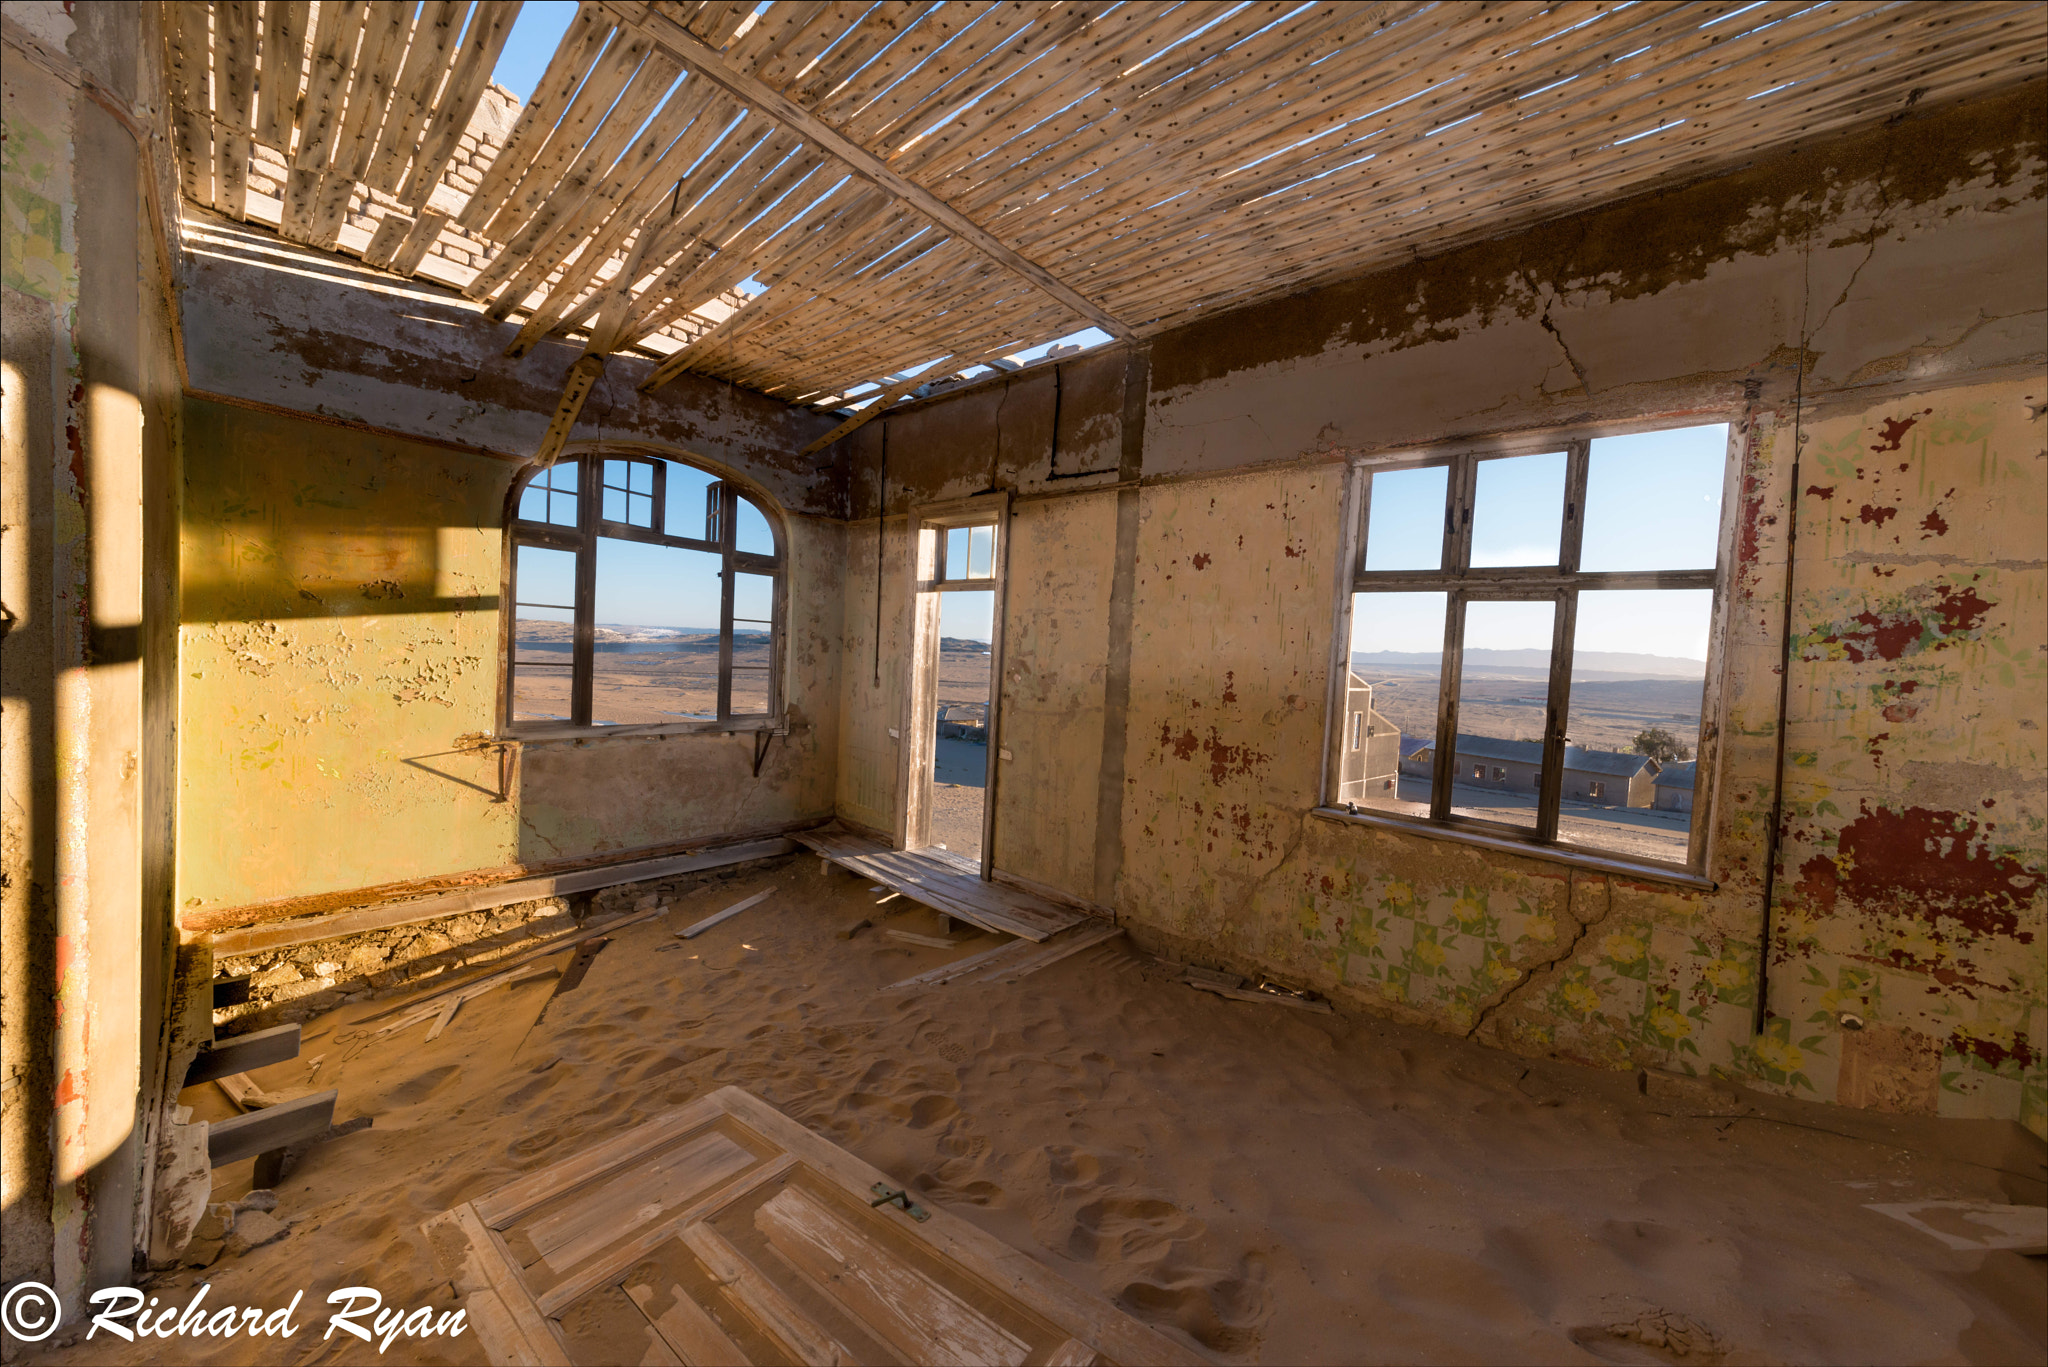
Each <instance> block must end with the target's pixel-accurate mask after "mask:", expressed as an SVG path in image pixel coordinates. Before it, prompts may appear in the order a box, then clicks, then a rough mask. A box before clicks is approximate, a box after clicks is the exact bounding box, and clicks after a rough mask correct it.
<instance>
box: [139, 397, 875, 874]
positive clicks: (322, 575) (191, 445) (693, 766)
mask: <svg viewBox="0 0 2048 1367" xmlns="http://www.w3.org/2000/svg"><path fill="white" fill-rule="evenodd" d="M186 433H187V437H186V470H187V489H186V505H185V523H184V527H185V531H184V573H185V587H184V627H183V649H182V658H183V666H182V667H183V670H184V675H185V677H184V697H183V718H184V720H183V727H182V740H183V747H184V748H183V762H182V766H181V791H180V811H181V813H182V830H181V834H182V839H183V844H182V847H181V850H180V865H179V898H180V905H181V907H182V908H183V909H184V910H186V911H188V912H196V911H216V910H219V909H221V908H226V907H239V906H246V905H248V904H251V903H263V902H271V901H276V900H280V899H285V898H295V897H305V896H310V895H314V894H321V893H332V892H345V891H348V890H351V889H358V888H369V887H375V886H378V885H382V884H387V883H402V882H406V881H409V880H417V879H426V878H435V877H440V876H443V875H449V874H459V873H465V872H469V871H493V870H509V869H511V868H514V867H531V866H545V865H548V864H552V863H557V862H561V861H574V860H580V859H586V858H590V857H594V856H602V855H606V854H610V853H613V852H627V851H633V850H638V849H647V848H658V847H663V846H671V845H676V844H679V843H682V842H688V841H691V840H697V839H708V838H714V837H718V836H722V835H729V834H742V833H748V832H753V831H758V830H768V829H780V828H782V827H784V826H787V825H789V824H791V823H793V822H799V821H802V820H805V819H814V818H817V817H820V816H822V815H824V814H825V813H827V812H829V810H830V808H831V805H832V784H833V764H832V757H833V756H834V755H835V753H836V749H837V739H836V726H837V708H838V693H839V682H838V665H839V661H838V636H839V608H840V597H841V583H840V568H839V567H840V558H841V556H842V554H843V551H842V546H841V542H842V537H843V533H842V530H841V528H840V526H839V525H838V524H836V523H830V522H822V521H819V520H817V519H815V518H803V517H792V518H789V519H787V522H786V526H787V529H788V532H789V545H790V569H789V574H790V582H791V586H792V591H791V595H790V603H791V613H790V624H789V649H788V651H787V652H786V654H787V659H788V674H787V676H786V678H787V697H788V699H789V704H790V719H791V723H792V727H791V733H790V734H789V735H788V736H786V737H781V738H778V739H777V740H775V742H774V743H773V744H772V746H771V747H770V749H769V751H768V753H767V755H766V757H765V759H764V761H763V764H762V768H761V773H760V776H759V777H758V778H757V777H755V775H754V773H753V761H754V752H753V739H752V737H751V736H747V735H679V736H663V737H624V736H619V737H597V738H592V739H578V740H550V741H534V742H527V743H524V744H521V745H518V746H516V747H515V753H516V759H515V762H514V764H513V766H512V771H511V774H510V783H509V784H508V785H507V786H506V787H505V788H502V789H501V787H500V783H499V761H498V757H497V753H496V752H495V751H494V750H492V749H489V748H485V747H483V746H482V745H480V743H479V742H480V741H482V740H483V739H484V738H487V737H490V736H492V735H494V734H495V732H496V730H497V727H496V722H495V716H496V707H497V698H498V688H499V678H500V674H501V673H502V665H501V662H500V659H499V613H498V594H499V585H500V576H501V572H502V565H503V557H504V532H503V523H502V518H503V513H504V508H505V499H506V494H507V491H508V490H509V488H510V487H511V482H512V480H513V478H514V476H515V475H516V473H517V471H518V468H519V467H518V465H517V464H516V463H515V462H512V461H507V460H501V459H498V458H495V457H492V456H488V455H482V454H476V453H472V452H468V451H463V450H459V449H454V448H450V447H446V446H436V445H429V444H427V443H423V442H418V441H413V440H410V439H407V438H404V437H399V436H394V435H390V434H387V433H377V432H369V431H364V430H362V429H359V428H351V427H343V426H339V425H335V424H328V423H320V422H315V421H309V420H307V419H303V418H297V417H290V416H284V415H280V414H274V413H268V412H262V411H257V410H252V409H248V408H243V407H238V406H234V405H229V404H224V403H218V402H212V401H208V400H204V399H192V400H189V401H188V403H187V407H186ZM678 454H685V453H681V452H679V453H678ZM501 799H502V800H501Z"/></svg>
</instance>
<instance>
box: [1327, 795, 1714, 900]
mask: <svg viewBox="0 0 2048 1367" xmlns="http://www.w3.org/2000/svg"><path fill="white" fill-rule="evenodd" d="M1314 814H1315V815H1316V816H1319V817H1321V818H1323V819H1324V820H1325V821H1334V822H1338V823H1339V824H1342V825H1350V826H1370V827H1372V828H1374V829H1375V830H1381V831H1400V832H1402V833H1403V834H1405V835H1419V836H1422V837H1423V838H1424V839H1427V840H1448V841H1451V842H1452V843H1454V844H1458V845H1472V846H1476V847H1478V848H1479V849H1482V850H1498V851H1500V852H1501V853H1503V854H1515V855H1520V856H1522V857H1523V858H1525V859H1542V860H1546V861H1548V862H1549V863H1552V864H1566V865H1569V866H1570V867H1572V868H1576V869H1586V870H1589V871H1591V872H1594V873H1611V874H1614V875H1616V876H1618V877H1622V878H1635V879H1640V880H1641V881H1643V882H1645V883H1669V884H1671V885H1672V886H1673V887H1680V888H1692V889H1695V890H1697V891H1701V892H1713V891H1716V890H1717V889H1719V887H1720V886H1721V885H1720V884H1719V883H1717V882H1715V881H1714V880H1713V879H1711V878H1705V877H1702V876H1700V875H1699V874H1696V873H1686V872H1684V871H1683V870H1681V869H1672V868H1666V867H1665V866H1663V865H1661V864H1644V863H1638V862H1637V861H1635V860H1633V859H1623V858H1619V857H1616V856H1611V855H1602V854H1593V853H1590V852H1588V851H1585V850H1575V849H1568V848H1564V847H1561V846H1557V845H1538V844H1535V843H1534V842H1532V841H1527V840H1514V839H1510V838H1508V837H1506V836H1497V835H1482V834H1480V833H1479V832H1477V831H1464V830H1459V829H1458V828H1457V827H1455V826H1439V825H1437V824H1435V823H1433V822H1432V823H1428V824H1425V823H1423V822H1420V821H1404V820H1402V819H1401V818H1399V817H1392V816H1381V815H1379V814H1378V813H1375V812H1348V811H1345V810H1344V809H1343V808H1342V807H1317V808H1315V809H1314Z"/></svg>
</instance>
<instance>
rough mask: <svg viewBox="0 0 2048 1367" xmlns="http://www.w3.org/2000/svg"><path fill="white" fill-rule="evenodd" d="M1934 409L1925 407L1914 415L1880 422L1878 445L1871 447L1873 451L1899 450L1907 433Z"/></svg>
mask: <svg viewBox="0 0 2048 1367" xmlns="http://www.w3.org/2000/svg"><path fill="white" fill-rule="evenodd" d="M1933 411H1934V410H1933V409H1931V408H1923V409H1921V410H1920V412H1919V413H1918V414H1917V415H1916V416H1914V417H1910V418H1886V419H1885V420H1884V421H1883V422H1882V423H1880V424H1878V428H1877V445H1875V446H1873V447H1871V448H1870V449H1871V450H1873V451H1896V450H1898V449H1899V443H1900V442H1902V441H1904V440H1905V439H1906V434H1907V433H1908V432H1910V431H1912V430H1913V428H1914V426H1915V425H1916V424H1917V423H1918V422H1919V421H1920V419H1921V418H1924V417H1926V416H1927V415H1928V414H1930V413H1932V412H1933Z"/></svg>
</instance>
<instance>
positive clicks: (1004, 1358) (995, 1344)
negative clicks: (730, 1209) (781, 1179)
mask: <svg viewBox="0 0 2048 1367" xmlns="http://www.w3.org/2000/svg"><path fill="white" fill-rule="evenodd" d="M754 1225H755V1227H756V1228H758V1229H759V1230H760V1231H761V1232H762V1233H763V1234H765V1235H767V1236H768V1242H769V1243H770V1244H771V1245H772V1246H773V1247H774V1249H775V1251H776V1252H777V1253H779V1254H781V1255H782V1256H783V1258H784V1259H785V1260H787V1261H788V1263H789V1264H790V1266H792V1267H794V1268H796V1269H797V1271H798V1272H800V1273H802V1274H803V1275H804V1277H806V1278H807V1279H808V1280H809V1281H810V1282H811V1284H812V1285H813V1286H815V1287H816V1288H817V1289H818V1290H819V1291H821V1292H823V1293H824V1294H825V1295H826V1296H829V1297H830V1298H831V1299H833V1300H835V1301H837V1302H838V1303H839V1304H840V1306H841V1307H843V1308H844V1309H845V1310H846V1312H847V1313H848V1314H849V1315H851V1316H853V1318H854V1319H855V1320H857V1321H859V1322H860V1323H862V1324H864V1325H867V1326H869V1327H870V1328H872V1329H874V1330H875V1331H876V1332H877V1333H879V1334H880V1335H881V1336H882V1337H883V1338H884V1339H886V1340H887V1341H888V1342H889V1344H890V1346H891V1347H893V1348H895V1349H896V1350H897V1351H899V1352H901V1353H903V1354H904V1355H905V1359H906V1360H907V1361H910V1362H981V1363H1001V1364H1003V1367H1022V1363H1023V1361H1024V1359H1025V1358H1026V1357H1027V1356H1029V1355H1030V1352H1031V1348H1030V1345H1028V1344H1026V1343H1025V1342H1024V1341H1023V1340H1022V1339H1019V1338H1018V1337H1017V1336H1016V1335H1014V1334H1012V1333H1009V1332H1008V1331H1007V1330H1005V1329H1004V1328H1003V1327H1002V1326H1001V1325H999V1324H997V1323H996V1322H995V1321H994V1320H992V1319H990V1318H988V1317H987V1316H986V1315H983V1314H982V1313H981V1312H979V1311H977V1310H976V1309H975V1308H974V1307H973V1306H971V1305H969V1304H968V1303H967V1302H965V1301H963V1300H961V1299H960V1298H959V1297H958V1296H956V1295H954V1294H953V1293H952V1292H950V1291H948V1290H947V1289H946V1288H945V1287H943V1286H940V1285H939V1284H938V1283H937V1282H935V1281H933V1280H932V1279H931V1278H930V1277H927V1276H925V1275H924V1274H923V1273H922V1272H919V1271H918V1270H917V1269H916V1268H915V1267H912V1266H911V1265H910V1264H909V1263H907V1262H906V1261H904V1259H903V1258H902V1257H901V1256H899V1255H898V1254H897V1253H895V1252H894V1251H893V1250H891V1249H888V1248H885V1247H883V1245H882V1243H881V1241H880V1240H878V1239H876V1238H874V1237H873V1236H872V1235H870V1234H868V1233H867V1232H865V1231H863V1230H860V1229H856V1228H854V1226H852V1225H851V1224H849V1223H847V1222H846V1221H845V1220H842V1219H841V1218H839V1216H837V1215H835V1214H834V1213H833V1212H832V1211H830V1210H827V1209H826V1208H825V1207H824V1206H823V1205H822V1204H821V1203H820V1202H819V1201H818V1200H817V1199H816V1198H815V1197H813V1196H811V1195H809V1194H808V1193H806V1192H804V1191H801V1190H799V1189H797V1188H795V1187H784V1188H783V1189H782V1190H781V1191H779V1192H777V1193H776V1194H775V1195H774V1196H773V1197H772V1198H770V1199H769V1200H768V1201H767V1202H765V1203H764V1204H763V1205H762V1206H761V1208H760V1209H758V1210H756V1211H755V1212H754Z"/></svg>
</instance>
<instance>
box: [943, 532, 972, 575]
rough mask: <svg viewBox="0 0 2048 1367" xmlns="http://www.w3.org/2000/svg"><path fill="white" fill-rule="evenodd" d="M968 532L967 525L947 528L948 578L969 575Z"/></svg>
mask: <svg viewBox="0 0 2048 1367" xmlns="http://www.w3.org/2000/svg"><path fill="white" fill-rule="evenodd" d="M967 532H968V529H967V528H965V527H950V528H948V529H947V530H946V573H945V576H944V577H945V578H947V579H965V578H966V577H967Z"/></svg>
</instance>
